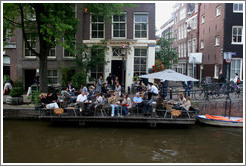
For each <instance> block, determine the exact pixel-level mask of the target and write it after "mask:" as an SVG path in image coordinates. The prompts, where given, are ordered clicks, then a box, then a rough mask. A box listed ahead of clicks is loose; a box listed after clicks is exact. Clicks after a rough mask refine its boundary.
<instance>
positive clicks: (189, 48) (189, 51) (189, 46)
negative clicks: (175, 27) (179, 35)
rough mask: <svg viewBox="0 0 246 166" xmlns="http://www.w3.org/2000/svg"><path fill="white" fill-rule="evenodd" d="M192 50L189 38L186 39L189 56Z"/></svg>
mask: <svg viewBox="0 0 246 166" xmlns="http://www.w3.org/2000/svg"><path fill="white" fill-rule="evenodd" d="M191 52H192V50H191V40H190V41H188V56H190V53H191Z"/></svg>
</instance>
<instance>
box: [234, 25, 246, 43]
mask: <svg viewBox="0 0 246 166" xmlns="http://www.w3.org/2000/svg"><path fill="white" fill-rule="evenodd" d="M233 28H237V29H238V28H241V29H242V30H241V31H242V36H241V42H234V41H233ZM243 32H244V31H243V26H232V36H231V37H232V38H231V39H232V42H231V44H238V45H242V44H243V35H244V34H243ZM237 36H238V30H237Z"/></svg>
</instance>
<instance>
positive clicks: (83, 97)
mask: <svg viewBox="0 0 246 166" xmlns="http://www.w3.org/2000/svg"><path fill="white" fill-rule="evenodd" d="M85 100H87V96H86V95H84V96H82V94H80V95H78V97H77V102H84V101H85Z"/></svg>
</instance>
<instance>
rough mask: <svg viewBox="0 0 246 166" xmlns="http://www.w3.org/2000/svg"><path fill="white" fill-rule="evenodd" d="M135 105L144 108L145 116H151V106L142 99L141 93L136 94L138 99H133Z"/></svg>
mask: <svg viewBox="0 0 246 166" xmlns="http://www.w3.org/2000/svg"><path fill="white" fill-rule="evenodd" d="M133 102H134V104H136V105H137V106H138V107H143V113H144V116H149V115H150V105H149V104H148V103H146V102H145V101H144V100H143V99H142V98H141V97H140V94H139V93H136V97H134V98H133Z"/></svg>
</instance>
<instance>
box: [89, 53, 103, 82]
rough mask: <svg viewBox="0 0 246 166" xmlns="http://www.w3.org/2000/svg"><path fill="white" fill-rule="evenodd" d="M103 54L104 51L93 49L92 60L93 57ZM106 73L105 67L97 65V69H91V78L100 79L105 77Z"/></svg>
mask: <svg viewBox="0 0 246 166" xmlns="http://www.w3.org/2000/svg"><path fill="white" fill-rule="evenodd" d="M102 52H103V49H91V58H93V56H97V55H99V54H101V53H102ZM103 73H104V65H96V67H91V78H92V79H95V80H97V79H99V76H100V75H101V76H103Z"/></svg>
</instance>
